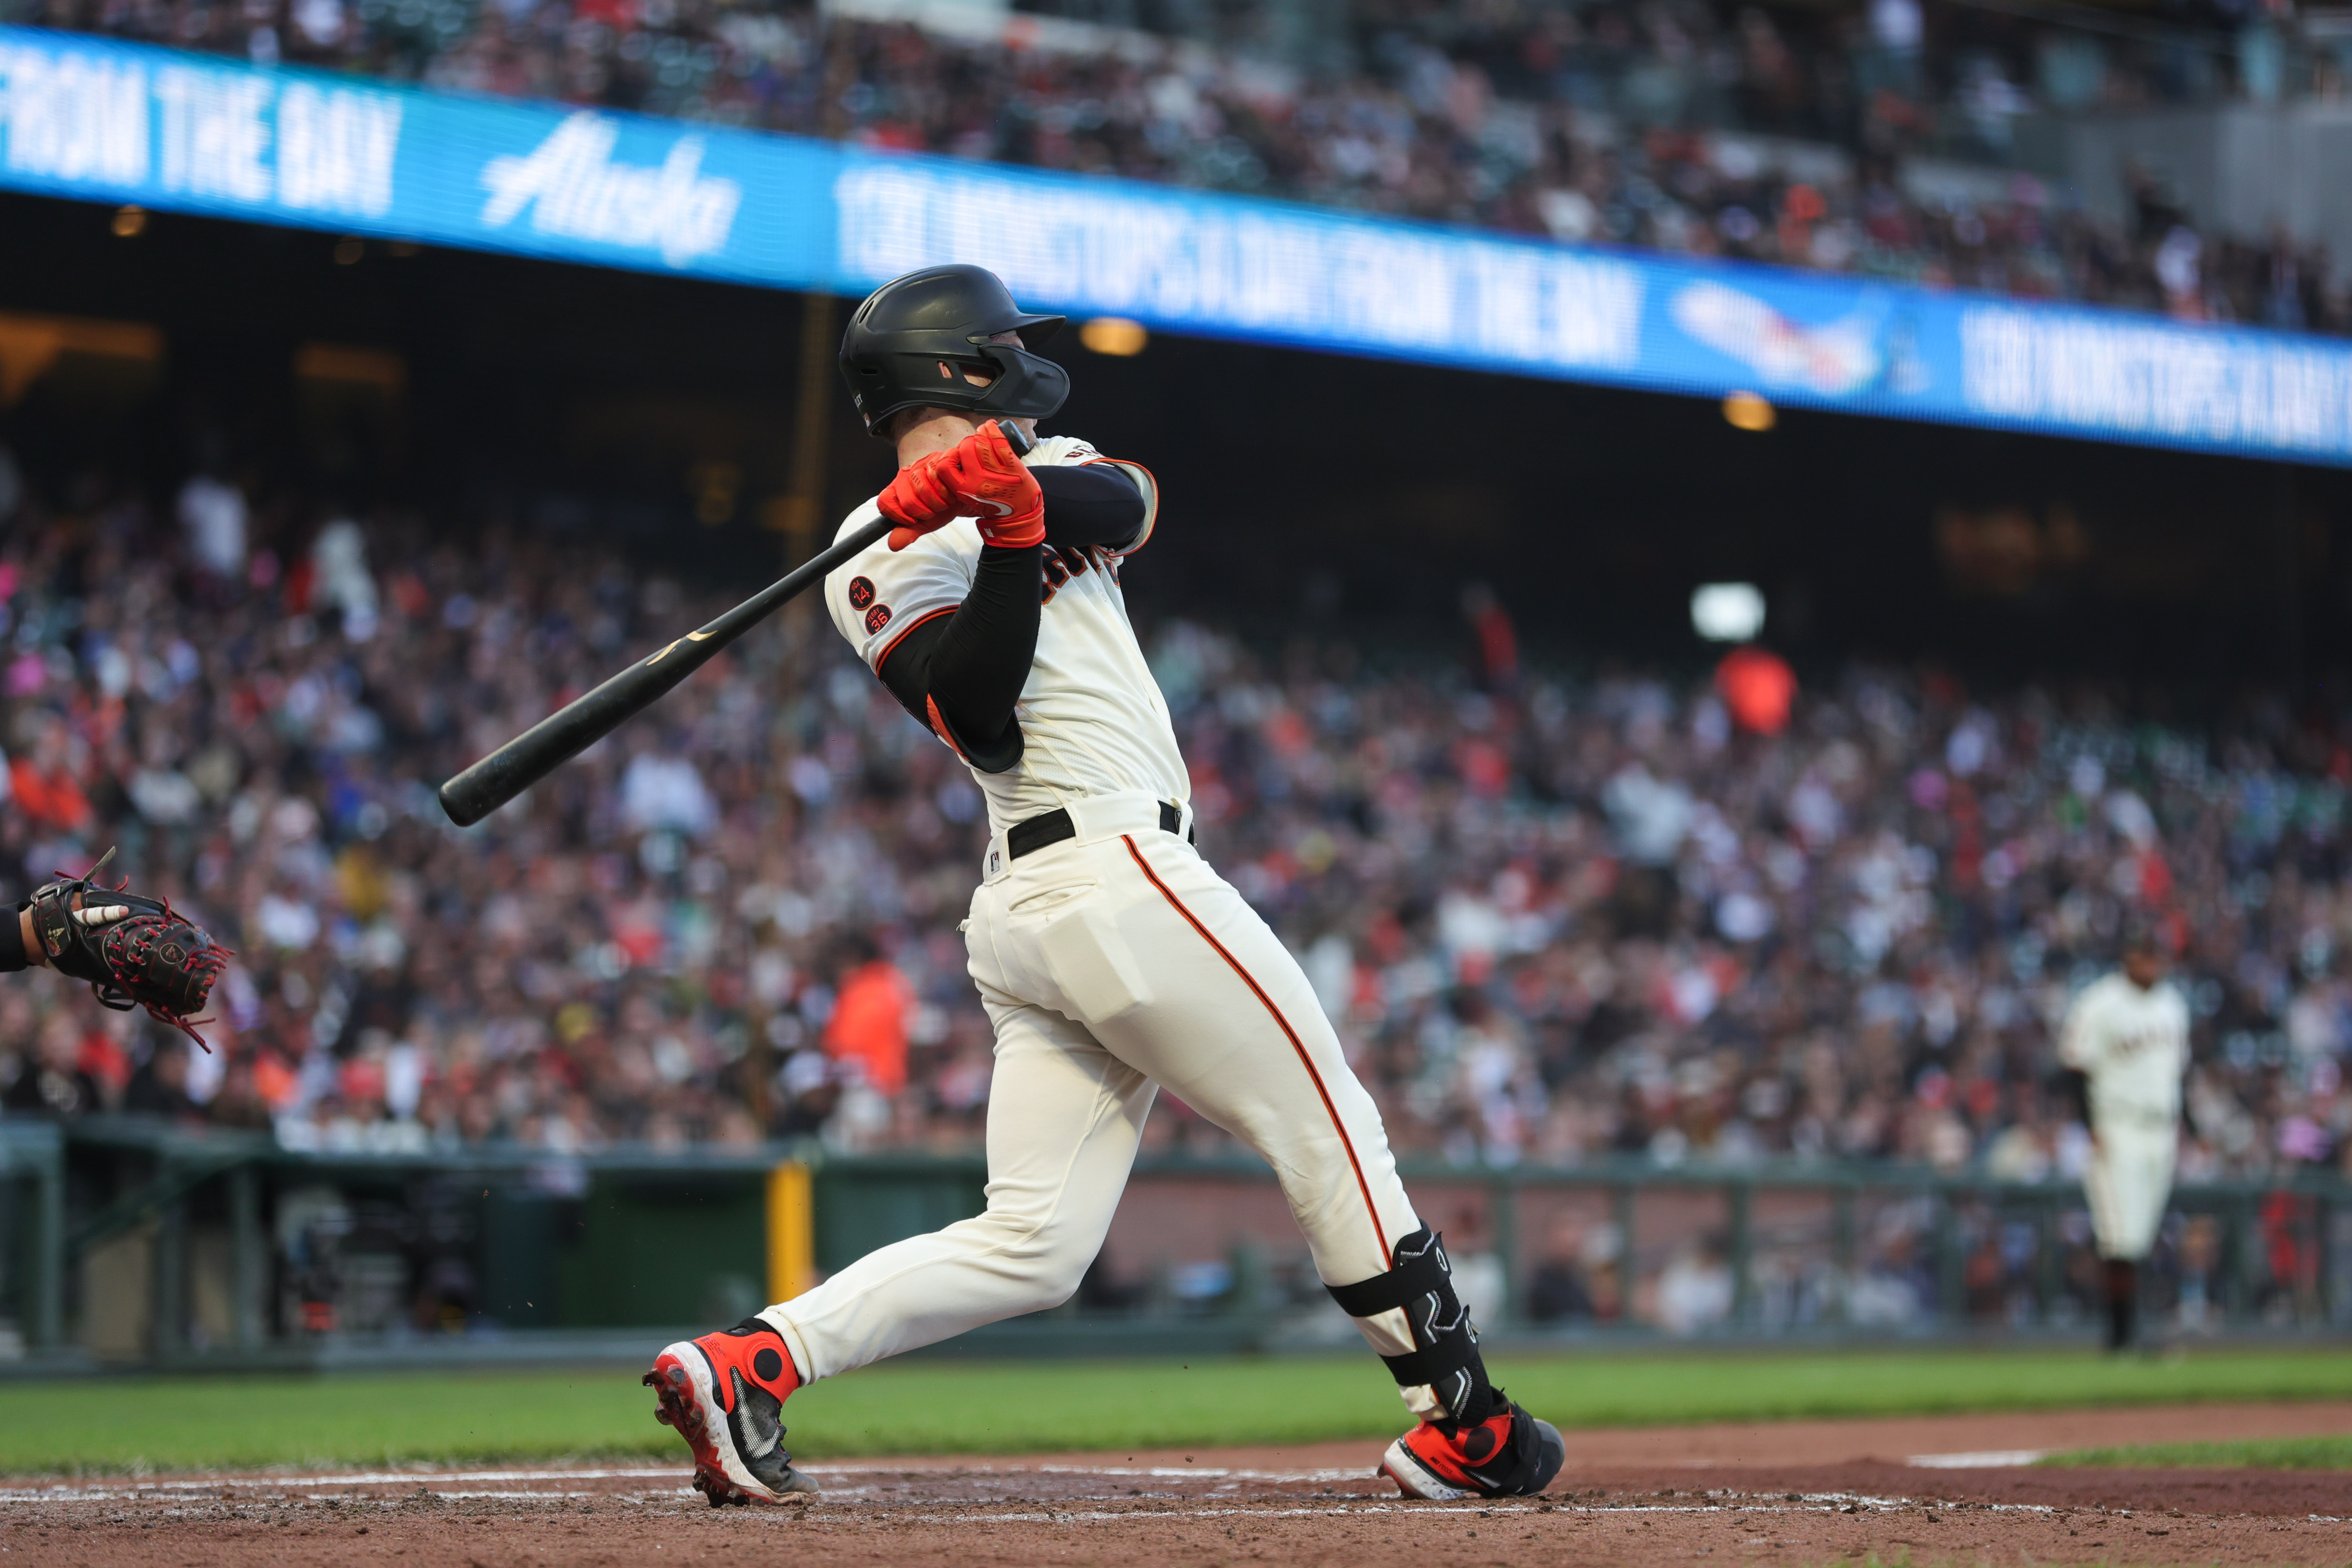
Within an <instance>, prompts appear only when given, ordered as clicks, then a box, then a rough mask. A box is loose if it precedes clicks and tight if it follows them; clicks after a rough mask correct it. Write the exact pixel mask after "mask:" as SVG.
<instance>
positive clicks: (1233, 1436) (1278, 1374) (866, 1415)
mask: <svg viewBox="0 0 2352 1568" xmlns="http://www.w3.org/2000/svg"><path fill="white" fill-rule="evenodd" d="M1494 1371H1495V1373H1496V1377H1497V1378H1498V1379H1499V1380H1501V1381H1502V1382H1503V1383H1504V1384H1506V1385H1507V1386H1508V1388H1509V1389H1510V1391H1511V1394H1512V1395H1513V1397H1515V1398H1517V1399H1519V1400H1520V1401H1522V1402H1523V1403H1525V1404H1527V1405H1531V1406H1533V1407H1534V1408H1535V1409H1537V1410H1538V1411H1541V1412H1542V1413H1543V1414H1544V1415H1547V1416H1548V1417H1549V1418H1551V1419H1553V1420H1555V1421H1558V1422H1559V1423H1560V1424H1561V1425H1562V1426H1671V1425H1675V1424H1679V1423H1686V1422H1698V1421H1769V1420H1783V1419H1789V1418H1792V1417H1799V1416H1852V1415H1926V1414H1935V1413H1938V1412H1949V1411H1968V1410H2034V1409H2059V1408H2076V1407H2082V1406H2087V1405H2132V1404H2147V1403H2155V1402H2169V1401H2189V1400H2211V1399H2297V1398H2303V1399H2313V1398H2345V1397H2352V1356H2347V1355H2344V1354H2343V1353H2341V1352H2309V1353H2304V1352H2278V1351H2263V1352H2223V1351H2215V1352H2206V1353H2203V1354H2200V1355H2194V1356H2190V1357H2189V1358H2187V1359H2184V1360H2181V1361H2179V1362H2172V1363H2147V1362H2141V1361H2121V1360H2112V1359H2109V1358H2106V1357H2102V1356H2096V1355H2093V1354H2090V1353H2088V1352H1968V1351H1922V1352H1885V1351H1861V1352H1842V1353H1833V1354H1782V1353H1747V1354H1729V1353H1726V1354H1719V1355H1718V1354H1709V1353H1705V1352H1691V1353H1683V1354H1642V1355H1585V1356H1565V1355H1560V1356H1541V1357H1536V1356H1500V1357H1498V1358H1497V1359H1496V1363H1495V1364H1494ZM652 1411H653V1395H652V1394H650V1393H648V1392H646V1390H645V1389H643V1388H640V1387H639V1386H637V1379H636V1374H635V1373H631V1372H625V1371H620V1370H611V1369H602V1370H596V1371H566V1372H514V1373H498V1372H466V1373H411V1374H404V1375H397V1376H371V1377H359V1376H336V1377H325V1378H295V1377H276V1378H260V1377H205V1378H120V1379H112V1378H110V1379H99V1380H93V1381H89V1382H78V1383H47V1382H44V1383H25V1384H0V1472H8V1473H16V1474H25V1473H42V1472H55V1471H59V1470H67V1471H73V1470H105V1471H121V1470H141V1469H151V1468H152V1469H189V1468H198V1469H201V1468H213V1467H222V1468H235V1467H249V1466H264V1465H297V1466H300V1465H379V1464H385V1463H397V1462H418V1461H452V1460H460V1461H470V1460H518V1459H532V1458H554V1457H558V1456H565V1455H572V1456H602V1457H608V1458H623V1457H639V1458H646V1457H659V1458H675V1457H677V1456H678V1455H679V1454H681V1453H682V1452H683V1449H682V1448H681V1447H680V1446H679V1445H678V1443H677V1438H676V1437H675V1436H672V1435H671V1434H670V1432H669V1431H668V1430H667V1428H664V1427H661V1426H656V1425H655V1423H654V1420H653V1415H652ZM790 1415H791V1421H792V1426H793V1435H792V1438H791V1440H790V1441H791V1446H792V1447H793V1451H794V1452H795V1453H797V1454H800V1455H802V1456H803V1457H804V1458H813V1459H823V1458H845V1457H848V1456H854V1455H864V1454H891V1453H896V1454H908V1453H927V1452H928V1453H945V1452H956V1453H1021V1452H1034V1451H1037V1450H1043V1449H1118V1448H1122V1447H1131V1446H1149V1447H1181V1446H1183V1445H1187V1444H1201V1445H1210V1444H1220V1443H1268V1444H1278V1443H1288V1442H1310V1441H1316V1440H1319V1439H1324V1438H1340V1437H1348V1438H1364V1439H1367V1440H1370V1439H1374V1438H1380V1437H1385V1436H1392V1435H1393V1434H1394V1433H1395V1432H1396V1431H1397V1430H1398V1429H1399V1428H1400V1426H1402V1422H1403V1419H1404V1417H1403V1412H1402V1408H1401V1407H1400V1406H1399V1405H1398V1403H1397V1399H1396V1394H1395V1393H1394V1391H1393V1390H1392V1389H1391V1388H1390V1387H1389V1386H1388V1384H1387V1383H1386V1380H1385V1378H1384V1377H1383V1376H1382V1374H1381V1370H1380V1368H1379V1367H1378V1366H1377V1365H1376V1364H1375V1363H1371V1362H1370V1360H1369V1359H1368V1358H1364V1357H1350V1356H1321V1357H1289V1358H1278V1359H1276V1358H1267V1359H1255V1358H1253V1359H1240V1360H1218V1361H1211V1360H1207V1359H1202V1360H1196V1361H1194V1362H1193V1363H1191V1364H1190V1365H1189V1366H1188V1365H1186V1364H1184V1363H1181V1362H1174V1361H1126V1362H953V1361H944V1360H938V1361H934V1360H928V1359H925V1360H918V1361H912V1362H903V1363H898V1364H895V1365H887V1366H880V1367H875V1368H871V1369H869V1370H867V1371H866V1372H862V1373H856V1374H854V1375H852V1376H849V1377H845V1378H843V1379H840V1380H838V1381H836V1382H831V1383H824V1384H817V1385H816V1386H814V1387H813V1388H810V1389H807V1390H804V1391H803V1392H802V1393H801V1394H798V1395H796V1396H794V1398H793V1402H792V1405H791V1410H790Z"/></svg>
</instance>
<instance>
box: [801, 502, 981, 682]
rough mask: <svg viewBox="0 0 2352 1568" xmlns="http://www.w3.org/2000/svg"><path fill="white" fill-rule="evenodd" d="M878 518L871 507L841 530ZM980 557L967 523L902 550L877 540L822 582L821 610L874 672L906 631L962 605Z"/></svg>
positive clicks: (976, 535)
mask: <svg viewBox="0 0 2352 1568" xmlns="http://www.w3.org/2000/svg"><path fill="white" fill-rule="evenodd" d="M878 515H879V513H877V511H876V510H874V507H873V505H872V504H871V503H870V502H869V503H868V504H867V505H866V506H864V507H861V508H859V509H858V510H856V512H854V513H852V514H851V515H850V518H849V521H848V522H847V523H845V525H844V531H847V530H848V529H851V528H854V527H856V525H858V524H860V523H863V522H867V521H872V520H873V519H874V518H875V517H877V516H878ZM979 554H980V532H979V531H978V530H977V529H975V528H974V527H973V526H972V525H971V523H970V522H968V521H957V522H952V523H950V524H949V525H948V526H947V527H945V528H942V529H939V530H937V531H934V532H930V533H927V534H924V535H923V536H922V537H921V538H919V539H918V540H916V541H915V542H913V543H911V544H909V545H908V547H907V548H906V549H904V550H897V551H894V550H892V549H891V548H890V547H889V544H888V542H887V541H885V540H877V541H876V542H874V543H873V544H872V545H870V546H869V547H867V549H866V550H865V551H864V552H862V553H860V554H859V555H857V556H856V558H855V559H853V560H851V561H849V562H848V563H845V564H844V565H843V566H842V567H841V568H840V569H839V570H837V571H835V573H834V574H832V575H831V576H829V577H827V578H826V579H825V584H824V600H825V609H826V610H827V612H828V613H830V614H831V615H832V616H833V624H834V626H835V629H837V630H838V631H839V632H840V633H841V635H842V636H843V637H846V638H848V639H849V641H850V643H851V645H852V646H853V647H856V649H857V653H858V657H859V658H863V659H864V660H865V661H866V667H867V668H875V669H878V668H881V661H882V658H883V656H884V655H885V654H887V652H888V651H889V647H890V646H891V645H892V644H893V643H895V642H896V641H897V640H898V634H899V633H900V632H901V631H902V630H903V629H904V628H905V627H907V626H911V625H913V624H915V623H916V622H917V621H919V620H921V619H922V618H924V617H925V616H929V615H930V614H932V613H933V612H935V611H938V610H941V609H953V608H954V607H955V606H956V605H961V604H962V603H963V601H964V597H965V595H968V594H969V593H970V592H971V578H972V571H973V568H974V566H975V565H976V563H977V562H978V558H979Z"/></svg>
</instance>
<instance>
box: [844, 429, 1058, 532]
mask: <svg viewBox="0 0 2352 1568" xmlns="http://www.w3.org/2000/svg"><path fill="white" fill-rule="evenodd" d="M954 456H955V449H954V448H952V447H950V449H949V450H947V451H944V452H929V453H926V454H924V455H923V456H922V457H919V458H916V459H915V460H914V461H913V462H911V463H909V464H908V465H907V466H906V467H905V468H900V469H899V470H898V478H897V479H892V480H891V481H890V483H889V486H888V488H887V489H884V490H883V492H882V495H881V498H880V499H879V500H877V501H876V502H875V504H876V505H877V506H878V507H879V508H880V509H881V511H882V515H883V516H884V517H887V518H888V519H889V520H890V521H892V522H895V523H897V524H898V527H896V528H894V529H892V530H891V531H890V548H891V549H893V550H904V549H906V548H907V546H908V545H909V544H912V543H914V542H915V541H917V540H918V539H920V538H921V537H922V536H923V535H925V534H927V533H929V532H931V531H933V530H934V529H940V528H945V527H946V526H947V525H948V524H949V523H950V522H953V521H955V520H956V519H957V518H959V517H968V516H970V515H971V508H969V507H967V506H965V505H964V504H963V502H962V501H961V500H959V499H958V498H957V496H956V494H955V492H954V491H953V490H951V489H949V488H948V485H947V482H946V476H945V475H943V474H942V473H941V472H940V470H941V469H943V468H946V467H947V463H948V459H949V458H952V457H954ZM1040 515H1042V513H1041V514H1040Z"/></svg>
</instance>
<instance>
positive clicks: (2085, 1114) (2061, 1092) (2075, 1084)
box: [2058, 1068, 2091, 1127]
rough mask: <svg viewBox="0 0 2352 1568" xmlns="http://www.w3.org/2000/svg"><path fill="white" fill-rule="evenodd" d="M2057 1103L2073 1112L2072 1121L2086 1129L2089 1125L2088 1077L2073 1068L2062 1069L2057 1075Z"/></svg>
mask: <svg viewBox="0 0 2352 1568" xmlns="http://www.w3.org/2000/svg"><path fill="white" fill-rule="evenodd" d="M2058 1099H2059V1103H2060V1104H2061V1105H2063V1106H2064V1107H2066V1109H2067V1110H2071V1111H2073V1112H2074V1120H2075V1121H2079V1122H2081V1123H2082V1124H2083V1125H2084V1126H2085V1127H2088V1126H2089V1125H2090V1124H2091V1079H2090V1075H2089V1074H2087V1073H2084V1072H2082V1071H2080V1070H2078V1069H2076V1068H2061V1069H2060V1070H2059V1073H2058Z"/></svg>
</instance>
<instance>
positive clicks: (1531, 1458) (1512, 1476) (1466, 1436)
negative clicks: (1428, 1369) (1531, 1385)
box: [1380, 1389, 1568, 1502]
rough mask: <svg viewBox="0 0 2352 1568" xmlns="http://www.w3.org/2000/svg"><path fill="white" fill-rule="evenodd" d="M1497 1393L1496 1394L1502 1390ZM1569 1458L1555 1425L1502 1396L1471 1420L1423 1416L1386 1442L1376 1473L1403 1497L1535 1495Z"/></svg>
mask: <svg viewBox="0 0 2352 1568" xmlns="http://www.w3.org/2000/svg"><path fill="white" fill-rule="evenodd" d="M1495 1393H1496V1396H1497V1397H1500V1396H1501V1394H1502V1390H1501V1389H1496V1391H1495ZM1567 1458H1568V1445H1567V1444H1566V1443H1565V1442H1563V1441H1561V1439H1560V1436H1559V1427H1557V1426H1553V1425H1552V1424H1551V1423H1550V1422H1549V1421H1538V1420H1537V1419H1536V1418H1535V1417H1534V1416H1532V1415H1528V1413H1527V1412H1526V1411H1525V1410H1522V1409H1520V1408H1519V1407H1518V1406H1517V1405H1513V1404H1510V1403H1509V1402H1508V1401H1506V1402H1505V1403H1504V1405H1503V1408H1502V1409H1501V1410H1500V1411H1497V1412H1496V1414H1495V1415H1490V1416H1488V1417H1487V1418H1486V1420H1484V1421H1481V1422H1479V1423H1477V1424H1476V1425H1475V1426H1464V1425H1462V1424H1461V1423H1458V1422H1454V1421H1444V1422H1436V1421H1424V1422H1423V1423H1422V1424H1421V1425H1420V1426H1416V1427H1414V1428H1413V1429H1412V1431H1410V1432H1408V1433H1406V1434H1405V1435H1404V1436H1402V1437H1400V1438H1398V1439H1397V1440H1396V1441H1395V1442H1393V1443H1391V1444H1390V1445H1389V1451H1388V1452H1387V1453H1385V1454H1383V1455H1381V1468H1380V1473H1381V1475H1384V1476H1386V1477H1388V1479H1391V1480H1392V1481H1394V1482H1395V1483H1396V1484H1397V1487H1398V1489H1400V1490H1402V1492H1403V1493H1404V1495H1405V1496H1407V1497H1417V1498H1429V1499H1433V1500H1436V1501H1439V1502H1453V1501H1455V1500H1459V1499H1462V1498H1494V1497H1533V1496H1534V1495H1535V1494H1536V1493H1538V1492H1539V1491H1541V1490H1543V1489H1544V1488H1546V1487H1548V1486H1549V1485H1551V1479H1552V1478H1553V1477H1554V1476H1556V1475H1558V1474H1559V1467H1560V1465H1561V1463H1562V1462H1563V1461H1564V1460H1566V1459H1567Z"/></svg>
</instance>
